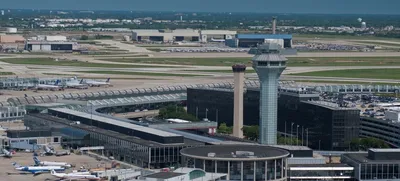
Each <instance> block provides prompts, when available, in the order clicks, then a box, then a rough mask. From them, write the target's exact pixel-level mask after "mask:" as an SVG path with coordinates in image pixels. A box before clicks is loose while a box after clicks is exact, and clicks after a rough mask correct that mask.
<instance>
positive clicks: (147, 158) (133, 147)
mask: <svg viewBox="0 0 400 181" xmlns="http://www.w3.org/2000/svg"><path fill="white" fill-rule="evenodd" d="M24 123H25V125H26V126H27V127H29V128H30V129H32V130H35V129H44V128H49V129H52V130H54V132H56V133H57V134H56V135H60V136H62V138H63V140H62V144H68V145H69V146H73V147H83V146H104V149H105V150H104V153H105V154H106V156H113V157H114V158H115V159H117V160H121V161H125V162H127V163H132V164H135V165H138V166H140V167H143V168H164V167H170V166H177V164H178V163H180V161H181V157H180V153H179V151H180V150H181V149H182V148H186V147H197V146H202V145H204V142H198V141H195V140H191V139H186V138H184V137H183V136H181V135H177V134H174V133H170V132H166V131H161V130H157V129H154V128H149V127H144V126H139V125H135V124H131V123H128V122H123V121H120V120H118V119H113V118H108V117H103V116H99V115H95V114H89V113H85V112H79V111H74V110H71V109H66V108H52V109H49V110H48V114H44V113H40V114H30V115H27V116H25V119H24Z"/></svg>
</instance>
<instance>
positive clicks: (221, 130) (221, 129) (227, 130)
mask: <svg viewBox="0 0 400 181" xmlns="http://www.w3.org/2000/svg"><path fill="white" fill-rule="evenodd" d="M232 129H233V128H232V126H231V127H229V126H227V125H226V123H221V124H220V125H219V127H218V133H222V134H232V132H233V130H232Z"/></svg>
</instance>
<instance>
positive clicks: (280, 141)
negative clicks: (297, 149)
mask: <svg viewBox="0 0 400 181" xmlns="http://www.w3.org/2000/svg"><path fill="white" fill-rule="evenodd" d="M278 144H280V145H285V144H286V145H301V140H300V139H297V138H290V137H286V138H285V137H282V136H280V135H278Z"/></svg>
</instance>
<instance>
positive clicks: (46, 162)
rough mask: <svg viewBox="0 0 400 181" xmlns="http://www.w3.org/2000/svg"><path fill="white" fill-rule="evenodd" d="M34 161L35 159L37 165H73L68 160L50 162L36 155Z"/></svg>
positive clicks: (69, 166) (67, 166)
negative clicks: (41, 159)
mask: <svg viewBox="0 0 400 181" xmlns="http://www.w3.org/2000/svg"><path fill="white" fill-rule="evenodd" d="M33 161H35V166H60V167H64V168H71V167H72V165H71V164H68V163H66V162H48V161H40V160H39V159H38V158H37V157H36V156H35V157H33Z"/></svg>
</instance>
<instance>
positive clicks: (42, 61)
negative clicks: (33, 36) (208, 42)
mask: <svg viewBox="0 0 400 181" xmlns="http://www.w3.org/2000/svg"><path fill="white" fill-rule="evenodd" d="M0 61H2V62H6V63H11V64H24V65H54V66H76V67H105V68H146V67H148V68H151V67H161V68H162V67H164V68H167V67H168V66H147V65H123V64H106V63H104V64H103V63H88V62H81V61H71V60H59V61H55V60H54V59H51V58H7V59H0Z"/></svg>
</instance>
